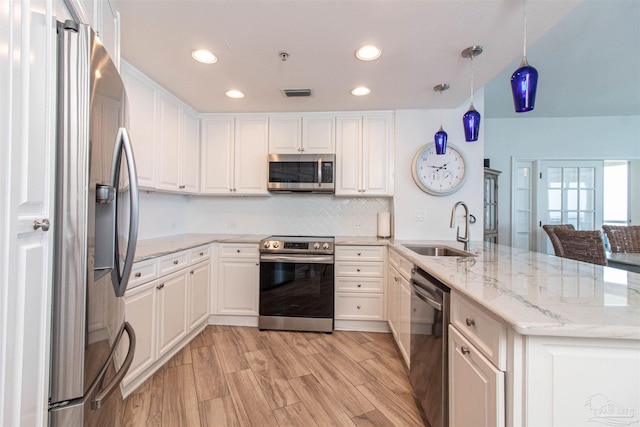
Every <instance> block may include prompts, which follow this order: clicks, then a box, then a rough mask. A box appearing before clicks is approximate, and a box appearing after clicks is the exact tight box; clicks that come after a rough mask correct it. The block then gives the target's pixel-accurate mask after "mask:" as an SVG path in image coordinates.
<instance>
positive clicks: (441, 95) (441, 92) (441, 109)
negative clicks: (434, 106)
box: [440, 90, 442, 128]
mask: <svg viewBox="0 0 640 427" xmlns="http://www.w3.org/2000/svg"><path fill="white" fill-rule="evenodd" d="M440 127H441V128H442V90H441V91H440Z"/></svg>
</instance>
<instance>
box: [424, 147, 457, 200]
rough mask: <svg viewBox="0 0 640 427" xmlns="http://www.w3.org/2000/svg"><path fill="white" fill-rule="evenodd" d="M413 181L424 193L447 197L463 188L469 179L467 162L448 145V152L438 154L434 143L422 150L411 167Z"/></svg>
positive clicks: (455, 149) (454, 148)
mask: <svg viewBox="0 0 640 427" xmlns="http://www.w3.org/2000/svg"><path fill="white" fill-rule="evenodd" d="M411 172H412V174H413V180H414V181H415V182H416V184H417V185H418V187H420V189H421V190H422V191H425V192H427V193H429V194H433V195H435V196H446V195H448V194H451V193H453V192H455V191H457V190H458V189H460V187H461V186H462V183H463V182H464V180H465V178H466V177H467V162H466V159H465V158H464V155H463V154H462V152H461V151H459V150H458V149H457V148H456V147H455V146H453V145H451V144H449V145H447V152H446V153H445V154H442V155H438V154H436V146H435V144H434V143H430V144H427V145H425V146H423V147H422V148H420V150H418V152H417V153H416V156H415V157H414V158H413V165H412V167H411Z"/></svg>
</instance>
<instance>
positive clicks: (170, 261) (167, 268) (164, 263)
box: [158, 251, 189, 276]
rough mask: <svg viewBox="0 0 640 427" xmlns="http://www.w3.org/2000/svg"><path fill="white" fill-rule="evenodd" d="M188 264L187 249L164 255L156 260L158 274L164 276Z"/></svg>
mask: <svg viewBox="0 0 640 427" xmlns="http://www.w3.org/2000/svg"><path fill="white" fill-rule="evenodd" d="M188 265H189V253H188V252H187V251H182V252H176V253H173V254H171V255H165V256H163V257H162V258H160V261H158V266H159V269H158V271H159V274H158V275H159V276H165V275H167V274H169V273H172V272H174V271H178V270H180V269H181V268H185V267H186V266H188Z"/></svg>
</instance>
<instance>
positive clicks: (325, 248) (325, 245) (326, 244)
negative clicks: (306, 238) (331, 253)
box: [322, 243, 329, 251]
mask: <svg viewBox="0 0 640 427" xmlns="http://www.w3.org/2000/svg"><path fill="white" fill-rule="evenodd" d="M322 249H324V250H325V251H326V250H327V249H329V244H328V243H324V244H323V245H322Z"/></svg>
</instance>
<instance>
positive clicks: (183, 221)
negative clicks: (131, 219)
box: [138, 191, 188, 240]
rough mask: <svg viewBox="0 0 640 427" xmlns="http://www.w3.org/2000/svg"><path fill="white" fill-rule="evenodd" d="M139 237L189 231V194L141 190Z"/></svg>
mask: <svg viewBox="0 0 640 427" xmlns="http://www.w3.org/2000/svg"><path fill="white" fill-rule="evenodd" d="M139 200H140V219H139V222H138V239H140V240H142V239H150V238H153V237H164V236H172V235H174V234H182V233H187V232H188V231H187V225H188V224H187V196H183V195H181V194H169V193H150V192H147V191H141V192H140V195H139Z"/></svg>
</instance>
